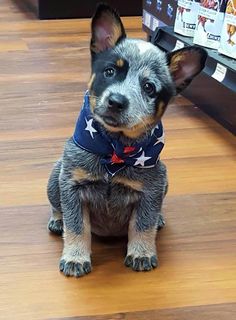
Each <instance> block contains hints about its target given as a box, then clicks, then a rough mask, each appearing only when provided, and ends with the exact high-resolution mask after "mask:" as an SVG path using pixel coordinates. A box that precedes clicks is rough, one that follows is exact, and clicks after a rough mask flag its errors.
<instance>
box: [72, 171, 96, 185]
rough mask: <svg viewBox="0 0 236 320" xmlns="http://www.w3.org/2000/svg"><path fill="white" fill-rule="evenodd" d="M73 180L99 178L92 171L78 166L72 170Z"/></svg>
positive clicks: (93, 179)
mask: <svg viewBox="0 0 236 320" xmlns="http://www.w3.org/2000/svg"><path fill="white" fill-rule="evenodd" d="M72 180H73V181H77V182H80V181H83V180H89V181H97V180H99V178H98V177H96V176H94V175H92V174H91V173H89V172H87V171H85V170H84V169H82V168H76V169H75V170H74V171H73V172H72Z"/></svg>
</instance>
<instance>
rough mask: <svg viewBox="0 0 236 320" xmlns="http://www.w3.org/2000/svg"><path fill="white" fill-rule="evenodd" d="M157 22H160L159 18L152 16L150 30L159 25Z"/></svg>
mask: <svg viewBox="0 0 236 320" xmlns="http://www.w3.org/2000/svg"><path fill="white" fill-rule="evenodd" d="M159 24H160V22H159V20H157V19H155V18H154V17H153V18H152V31H155V30H156V28H158V27H159Z"/></svg>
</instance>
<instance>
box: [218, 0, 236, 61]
mask: <svg viewBox="0 0 236 320" xmlns="http://www.w3.org/2000/svg"><path fill="white" fill-rule="evenodd" d="M218 50H219V52H220V53H223V54H225V55H227V56H229V57H231V58H234V59H236V0H228V2H227V7H226V13H225V19H224V24H223V28H222V33H221V40H220V47H219V49H218Z"/></svg>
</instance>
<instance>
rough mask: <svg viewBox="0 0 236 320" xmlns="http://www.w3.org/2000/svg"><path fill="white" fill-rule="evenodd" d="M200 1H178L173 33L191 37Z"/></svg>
mask: <svg viewBox="0 0 236 320" xmlns="http://www.w3.org/2000/svg"><path fill="white" fill-rule="evenodd" d="M199 5H200V0H178V6H177V12H176V18H175V25H174V31H175V32H177V33H179V34H182V35H184V36H187V37H193V36H194V31H195V28H196V18H197V14H198V10H199Z"/></svg>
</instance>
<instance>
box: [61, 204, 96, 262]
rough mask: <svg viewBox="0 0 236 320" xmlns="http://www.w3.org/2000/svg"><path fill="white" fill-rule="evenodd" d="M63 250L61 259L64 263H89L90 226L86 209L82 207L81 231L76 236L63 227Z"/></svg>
mask: <svg viewBox="0 0 236 320" xmlns="http://www.w3.org/2000/svg"><path fill="white" fill-rule="evenodd" d="M63 238H64V249H63V253H62V259H64V260H65V261H66V262H68V261H70V262H77V263H81V264H83V263H84V262H85V261H90V255H91V226H90V217H89V212H88V209H87V208H86V207H85V206H83V230H82V232H81V234H76V233H74V232H72V231H70V230H69V229H67V228H66V227H65V226H64V235H63Z"/></svg>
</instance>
